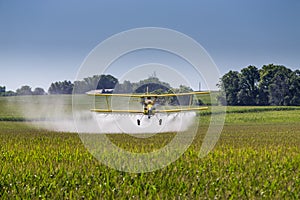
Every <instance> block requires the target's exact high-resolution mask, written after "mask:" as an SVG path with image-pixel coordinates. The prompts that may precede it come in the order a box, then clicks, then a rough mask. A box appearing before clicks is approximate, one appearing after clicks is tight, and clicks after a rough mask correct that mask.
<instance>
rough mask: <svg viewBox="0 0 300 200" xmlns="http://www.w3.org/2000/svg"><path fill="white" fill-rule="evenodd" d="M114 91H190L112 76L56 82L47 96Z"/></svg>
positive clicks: (25, 90) (0, 91) (24, 90)
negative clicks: (123, 79) (92, 91)
mask: <svg viewBox="0 0 300 200" xmlns="http://www.w3.org/2000/svg"><path fill="white" fill-rule="evenodd" d="M111 89H113V90H114V92H116V93H144V92H146V90H148V92H155V93H167V92H170V91H169V90H172V92H189V91H192V89H191V88H189V87H187V86H183V85H181V86H180V87H179V88H172V87H171V86H170V84H169V83H166V82H163V81H160V80H159V79H158V78H157V77H155V76H150V77H149V78H147V79H144V80H141V81H139V82H136V83H135V82H134V83H132V82H130V81H128V80H125V81H124V82H123V83H119V81H118V79H117V78H115V77H114V76H112V75H109V74H108V75H104V74H102V75H94V76H91V77H87V78H84V79H82V80H77V81H74V82H71V81H68V80H64V81H56V82H53V83H51V85H50V87H49V88H48V94H53V95H55V94H72V93H73V92H74V93H76V94H85V93H86V92H89V91H91V90H102V92H106V91H105V90H107V91H110V90H111ZM45 94H47V93H46V92H45V91H44V89H42V88H35V89H34V90H32V88H31V87H30V86H28V85H25V86H22V87H21V88H19V89H17V90H16V92H13V91H9V92H6V91H5V86H3V87H0V95H2V96H14V95H45Z"/></svg>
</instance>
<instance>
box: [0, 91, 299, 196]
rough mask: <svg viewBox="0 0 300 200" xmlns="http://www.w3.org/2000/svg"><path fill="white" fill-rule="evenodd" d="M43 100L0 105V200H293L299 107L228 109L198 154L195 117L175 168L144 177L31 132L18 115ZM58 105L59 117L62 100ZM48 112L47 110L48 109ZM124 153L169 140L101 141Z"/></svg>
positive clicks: (66, 138) (56, 137) (66, 141)
mask: <svg viewBox="0 0 300 200" xmlns="http://www.w3.org/2000/svg"><path fill="white" fill-rule="evenodd" d="M37 98H45V97H7V98H4V97H1V98H0V162H1V164H0V199H159V198H160V199H299V198H300V167H299V166H300V123H299V122H300V107H228V108H227V112H228V113H227V115H226V120H225V125H224V128H223V131H222V134H221V137H220V139H219V141H218V143H217V145H216V146H215V148H214V149H213V151H211V152H210V153H209V154H208V155H207V156H206V157H204V158H199V157H198V154H199V151H200V148H201V144H202V142H203V137H204V135H205V134H206V131H207V128H208V126H209V121H210V120H209V119H210V114H211V113H210V111H205V112H202V114H201V112H200V114H199V115H198V116H197V118H198V119H199V120H200V125H199V127H198V133H197V136H196V138H195V139H194V141H193V143H192V145H191V146H190V147H189V148H188V149H187V150H186V151H185V153H184V154H183V155H182V156H181V157H180V158H179V159H178V160H176V161H175V162H173V163H171V164H170V165H168V166H166V167H165V168H162V169H159V170H157V171H154V172H149V173H127V172H121V171H117V170H115V169H112V168H109V167H107V166H105V165H104V164H101V163H100V162H99V161H98V160H97V159H95V158H94V157H93V156H92V155H91V154H90V153H89V152H88V151H87V150H86V148H85V147H84V145H83V144H82V142H81V140H80V138H79V136H78V135H77V134H76V133H65V132H53V131H49V130H45V129H43V128H36V127H34V126H32V125H31V124H30V123H29V122H28V121H27V120H25V118H24V116H23V112H21V110H20V109H21V107H22V106H24V105H25V107H28V108H32V104H36V105H37V110H39V109H38V104H39V102H41V101H40V100H39V101H37V102H35V101H34V100H37ZM46 98H54V99H57V98H61V99H63V100H62V101H59V102H60V103H61V104H64V105H67V106H66V107H67V108H66V107H65V106H64V107H63V108H64V109H66V112H70V110H71V99H70V97H69V96H50V97H46ZM49 109H51V105H49ZM109 137H110V138H111V140H112V141H113V142H114V143H115V144H116V145H118V146H120V147H122V148H124V149H127V150H129V151H136V150H137V149H138V150H139V151H140V152H144V151H151V150H153V149H155V148H157V147H162V146H163V145H165V144H166V143H168V142H169V141H170V140H171V139H172V138H173V137H174V133H162V134H158V135H156V136H155V137H150V138H147V139H141V138H133V137H129V136H128V135H125V134H115V135H110V136H109Z"/></svg>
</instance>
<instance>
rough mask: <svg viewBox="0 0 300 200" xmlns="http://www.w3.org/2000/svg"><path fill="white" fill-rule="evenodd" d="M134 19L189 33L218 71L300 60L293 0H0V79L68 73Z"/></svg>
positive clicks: (25, 81)
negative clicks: (96, 47)
mask: <svg viewBox="0 0 300 200" xmlns="http://www.w3.org/2000/svg"><path fill="white" fill-rule="evenodd" d="M139 27H163V28H170V29H174V30H176V31H179V32H182V33H184V34H186V35H188V36H190V37H192V38H193V39H195V40H196V41H197V42H198V43H200V44H201V45H202V46H203V47H204V48H205V49H206V50H207V52H208V53H209V54H210V56H211V57H212V59H213V60H214V62H215V63H216V65H217V66H218V68H219V70H220V72H221V73H222V74H224V73H226V72H228V71H229V70H230V69H232V70H240V69H241V68H243V67H246V66H248V65H250V64H251V65H255V66H257V67H259V68H260V67H261V66H262V65H264V64H270V63H274V64H283V65H285V66H287V67H289V68H291V69H293V70H295V69H299V68H300V1H299V0H286V1H283V0H252V1H248V0H247V1H246V0H194V1H192V0H187V1H182V0H172V1H171V0H170V1H161V0H151V1H146V0H145V1H143V0H127V1H125V0H119V1H116V0H107V1H96V0H86V1H83V0H44V1H40V0H26V1H22V0H0V69H1V71H0V86H6V87H7V90H14V91H15V90H16V89H17V88H20V87H21V86H22V85H29V86H31V87H32V88H33V89H34V88H35V87H42V88H44V89H45V90H48V88H49V86H50V84H51V83H52V82H54V81H63V80H71V81H73V80H74V79H75V77H76V73H77V71H78V69H79V67H80V65H81V63H82V62H83V60H84V58H85V57H86V56H87V55H88V53H89V52H90V51H91V50H92V49H93V48H94V47H95V46H96V45H98V44H99V43H100V42H101V41H103V40H105V39H107V38H108V37H110V36H112V35H114V34H117V33H119V32H122V31H125V30H128V29H132V28H139ZM112 74H113V75H114V72H112ZM115 74H118V73H117V72H115ZM117 78H119V77H117Z"/></svg>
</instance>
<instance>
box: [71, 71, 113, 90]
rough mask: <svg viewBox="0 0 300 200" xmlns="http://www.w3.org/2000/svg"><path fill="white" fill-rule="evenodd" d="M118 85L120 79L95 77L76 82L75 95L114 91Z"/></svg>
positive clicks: (110, 76) (104, 76) (109, 76)
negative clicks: (94, 91) (96, 91)
mask: <svg viewBox="0 0 300 200" xmlns="http://www.w3.org/2000/svg"><path fill="white" fill-rule="evenodd" d="M117 83H118V79H116V78H115V77H113V76H112V75H94V76H92V77H87V78H84V79H83V80H82V81H75V82H74V88H75V91H74V92H75V93H77V94H83V93H86V92H88V91H91V90H96V89H114V88H115V86H116V85H117Z"/></svg>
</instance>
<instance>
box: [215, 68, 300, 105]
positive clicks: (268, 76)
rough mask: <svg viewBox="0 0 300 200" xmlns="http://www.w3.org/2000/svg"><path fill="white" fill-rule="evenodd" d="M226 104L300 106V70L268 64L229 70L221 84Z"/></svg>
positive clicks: (219, 85) (220, 97) (221, 97)
mask: <svg viewBox="0 0 300 200" xmlns="http://www.w3.org/2000/svg"><path fill="white" fill-rule="evenodd" d="M218 87H219V88H220V91H221V95H220V96H218V101H219V102H220V103H221V104H222V105H225V104H227V105H241V106H242V105H274V106H275V105H276V106H289V105H300V70H295V71H292V70H291V69H289V68H287V67H285V66H283V65H274V64H269V65H264V66H263V67H262V68H261V69H258V68H257V67H255V66H252V65H250V66H248V67H246V68H243V69H242V70H241V71H240V72H238V71H231V70H230V71H229V72H228V73H226V74H224V75H223V76H222V77H221V78H220V82H219V84H218Z"/></svg>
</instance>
